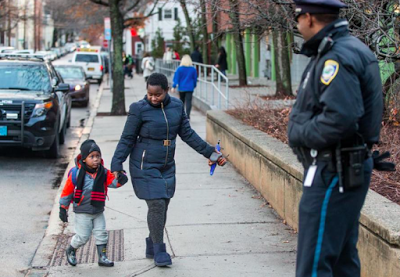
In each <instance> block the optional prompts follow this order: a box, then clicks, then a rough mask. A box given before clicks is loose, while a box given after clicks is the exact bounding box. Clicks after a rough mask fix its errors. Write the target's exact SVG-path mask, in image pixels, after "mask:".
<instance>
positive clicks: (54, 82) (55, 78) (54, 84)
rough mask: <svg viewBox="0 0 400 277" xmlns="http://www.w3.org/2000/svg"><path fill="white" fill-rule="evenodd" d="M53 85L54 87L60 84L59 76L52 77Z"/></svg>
mask: <svg viewBox="0 0 400 277" xmlns="http://www.w3.org/2000/svg"><path fill="white" fill-rule="evenodd" d="M51 85H52V86H53V87H55V86H57V85H58V78H57V77H53V78H52V79H51Z"/></svg>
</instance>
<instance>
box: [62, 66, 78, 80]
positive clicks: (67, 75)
mask: <svg viewBox="0 0 400 277" xmlns="http://www.w3.org/2000/svg"><path fill="white" fill-rule="evenodd" d="M56 70H57V71H58V72H59V73H60V74H61V77H63V78H64V79H78V80H84V79H85V75H84V74H83V72H82V69H80V68H79V67H66V66H56Z"/></svg>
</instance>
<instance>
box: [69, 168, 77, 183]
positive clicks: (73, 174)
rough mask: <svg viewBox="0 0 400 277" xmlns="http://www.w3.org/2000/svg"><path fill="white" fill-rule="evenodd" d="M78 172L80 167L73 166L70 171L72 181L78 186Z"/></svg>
mask: <svg viewBox="0 0 400 277" xmlns="http://www.w3.org/2000/svg"><path fill="white" fill-rule="evenodd" d="M77 172H78V167H76V166H75V167H73V168H71V169H70V170H69V172H68V177H69V176H70V175H71V174H72V183H73V184H74V186H76V173H77Z"/></svg>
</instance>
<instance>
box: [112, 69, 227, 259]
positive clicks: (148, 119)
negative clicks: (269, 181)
mask: <svg viewBox="0 0 400 277" xmlns="http://www.w3.org/2000/svg"><path fill="white" fill-rule="evenodd" d="M146 87H147V95H146V96H145V97H144V99H142V100H140V101H138V102H135V103H133V104H131V106H130V108H129V114H128V119H127V121H126V123H125V127H124V130H123V132H122V136H121V139H120V141H119V143H118V145H117V148H116V150H115V153H114V157H113V159H112V162H111V171H112V172H113V173H114V174H115V176H117V175H118V173H119V172H122V171H123V166H122V164H123V162H124V161H125V160H126V159H127V157H128V156H130V161H129V170H130V174H131V179H132V184H133V188H134V191H135V194H136V196H137V197H138V198H140V199H144V200H146V202H147V206H148V208H149V210H148V215H147V223H148V227H149V231H150V235H149V237H148V238H146V257H147V258H154V263H155V265H156V266H167V265H171V264H172V261H171V257H170V255H169V254H168V253H167V252H166V248H165V243H164V228H165V223H166V219H167V209H168V204H169V202H170V199H171V198H172V197H173V196H174V193H175V184H176V179H175V160H174V156H175V147H176V137H177V136H178V135H179V136H180V137H181V139H182V140H183V141H184V142H186V143H187V144H188V145H189V146H190V147H192V148H193V149H194V150H196V151H197V152H198V153H199V154H202V155H203V156H204V157H206V158H209V159H210V160H209V164H210V163H215V162H217V163H218V164H219V165H220V166H222V165H224V164H225V163H226V159H225V158H223V157H222V154H220V153H219V152H218V151H216V150H215V148H214V147H213V146H211V145H209V144H208V143H207V142H205V141H204V140H203V139H201V138H200V137H199V136H198V135H197V133H196V132H195V131H194V130H193V129H192V128H191V127H190V123H189V120H188V118H187V116H186V113H185V110H184V108H183V103H182V101H180V100H179V99H177V98H174V97H170V96H169V94H168V90H169V87H168V80H167V77H166V76H165V75H163V74H160V73H153V74H151V75H150V77H149V79H148V80H147V84H146Z"/></svg>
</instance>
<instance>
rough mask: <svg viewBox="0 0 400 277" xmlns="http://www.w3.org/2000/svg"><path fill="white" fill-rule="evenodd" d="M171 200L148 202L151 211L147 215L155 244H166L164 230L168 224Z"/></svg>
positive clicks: (151, 236)
mask: <svg viewBox="0 0 400 277" xmlns="http://www.w3.org/2000/svg"><path fill="white" fill-rule="evenodd" d="M169 200H170V199H153V200H146V203H147V206H148V207H149V211H148V213H147V225H148V226H149V231H150V235H149V236H150V238H151V240H152V241H153V243H163V242H164V228H165V223H166V222H167V211H168V205H169Z"/></svg>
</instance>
